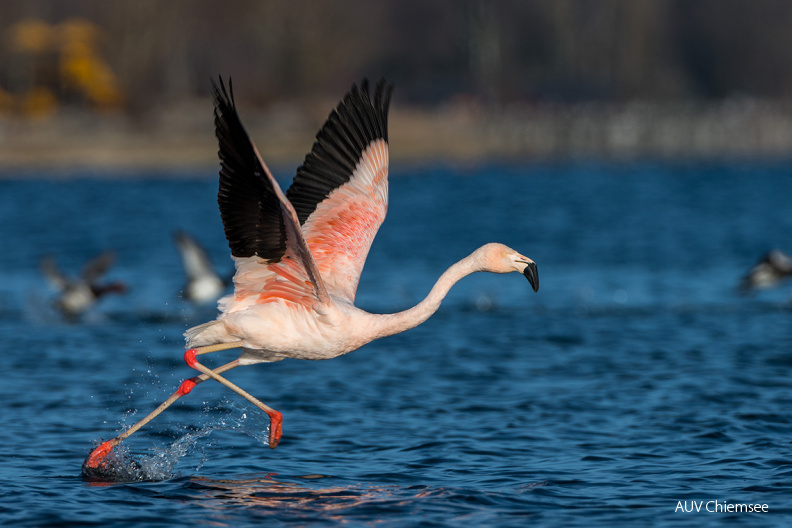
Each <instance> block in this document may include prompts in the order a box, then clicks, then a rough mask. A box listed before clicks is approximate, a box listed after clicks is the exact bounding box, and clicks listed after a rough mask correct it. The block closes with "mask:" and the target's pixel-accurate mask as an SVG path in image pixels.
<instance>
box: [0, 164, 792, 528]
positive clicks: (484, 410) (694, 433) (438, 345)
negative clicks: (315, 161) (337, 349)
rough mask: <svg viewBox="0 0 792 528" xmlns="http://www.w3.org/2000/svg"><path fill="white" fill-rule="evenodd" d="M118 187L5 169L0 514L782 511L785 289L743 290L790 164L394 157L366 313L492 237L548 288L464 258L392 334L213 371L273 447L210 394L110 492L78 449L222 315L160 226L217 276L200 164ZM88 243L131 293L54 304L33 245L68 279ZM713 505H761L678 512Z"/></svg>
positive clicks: (141, 450) (684, 516) (538, 520)
mask: <svg viewBox="0 0 792 528" xmlns="http://www.w3.org/2000/svg"><path fill="white" fill-rule="evenodd" d="M280 172H281V173H282V175H283V176H284V177H285V179H284V180H283V183H284V185H287V184H288V171H285V170H284V171H280ZM104 176H108V177H104ZM112 176H114V175H112V174H111V175H101V174H95V173H90V174H89V173H85V174H83V173H79V172H77V173H74V174H69V175H64V174H62V173H58V174H50V175H48V174H35V175H31V174H24V175H13V174H6V175H5V179H3V180H0V226H2V227H1V228H0V230H1V231H0V277H1V278H2V280H1V281H0V335H2V339H3V361H4V369H3V380H2V381H0V401H2V413H0V416H2V418H1V419H0V460H2V464H0V524H2V525H4V526H6V525H7V526H141V525H146V526H185V525H200V526H235V527H236V526H260V525H267V526H304V525H311V526H335V525H341V524H344V525H347V526H373V525H377V526H438V527H439V526H497V527H510V526H514V527H517V526H519V527H523V526H585V527H587V528H590V527H593V526H614V525H627V526H642V525H644V526H645V525H656V526H666V525H674V526H676V525H683V526H709V525H713V526H714V525H721V524H723V523H725V522H728V523H730V524H734V525H742V526H789V525H790V522H792V417H790V409H792V381H791V380H792V377H791V376H790V374H791V373H792V325H790V320H791V319H792V308H790V300H792V298H791V297H790V286H789V285H787V286H785V287H781V288H778V289H776V290H772V291H768V292H763V293H759V294H757V295H753V296H743V295H740V294H739V293H738V292H737V291H736V285H737V283H738V281H739V278H740V276H741V275H742V274H743V273H744V272H745V271H746V270H747V269H748V268H749V267H750V266H751V265H752V264H753V263H754V261H755V260H756V259H757V258H758V257H759V256H760V255H761V254H762V253H763V252H765V251H767V250H768V249H771V248H774V247H778V248H780V249H784V250H787V251H790V252H792V237H791V236H790V235H791V234H792V214H791V212H790V211H791V210H790V205H789V204H790V198H792V165H788V164H784V163H749V162H743V163H739V164H726V163H722V164H718V163H712V164H701V163H698V164H651V163H638V162H635V163H630V164H593V163H592V164H587V163H575V164H560V165H552V164H550V165H543V164H534V165H491V166H485V167H469V168H464V169H460V168H449V167H445V166H435V167H429V168H421V169H416V168H409V169H408V168H402V169H399V168H398V167H397V168H394V169H393V170H392V174H391V195H390V197H391V201H390V209H389V212H388V218H387V219H386V222H385V224H384V225H383V227H382V229H381V230H380V233H379V235H378V236H377V239H376V240H375V242H374V245H373V247H372V250H371V253H370V255H369V259H368V262H367V264H366V268H365V271H364V273H363V277H362V280H361V283H360V288H359V290H358V299H357V304H358V305H359V306H361V307H362V308H364V309H367V310H370V311H373V312H394V311H398V310H402V309H405V308H407V307H409V306H411V305H413V304H415V303H416V302H418V301H420V299H422V298H423V296H424V295H426V293H427V292H428V291H429V289H430V288H431V286H432V284H433V283H434V281H435V280H436V278H437V277H438V276H439V275H440V273H442V271H443V270H445V269H446V267H448V266H449V265H450V264H452V263H453V262H455V261H456V260H458V259H460V258H462V257H464V256H465V255H467V254H468V253H469V252H470V251H472V250H473V249H475V248H476V247H478V246H479V245H481V244H483V243H486V242H489V241H498V242H502V243H505V244H507V245H509V246H511V247H514V248H515V249H517V250H518V251H520V252H522V253H524V254H526V255H528V256H530V257H532V258H533V259H534V260H535V261H536V262H537V263H538V267H539V276H540V282H541V288H540V290H539V292H538V293H536V294H534V293H533V292H532V291H531V289H530V286H529V285H528V283H527V281H526V280H525V279H524V278H523V277H521V276H520V275H518V274H511V275H505V276H497V275H489V274H477V275H474V276H471V277H468V278H466V279H464V280H463V281H462V282H460V283H459V284H458V285H457V286H456V287H455V288H454V289H453V290H452V291H451V293H450V295H449V296H448V298H447V299H446V301H445V302H444V304H443V306H442V307H441V309H440V310H439V312H438V313H437V314H435V316H434V317H432V318H431V319H430V320H429V321H427V322H426V323H425V324H423V325H421V326H419V327H418V328H415V329H413V330H411V331H409V332H407V333H404V334H402V335H399V336H394V337H390V338H386V339H382V340H380V341H377V342H374V343H371V344H369V345H367V346H366V347H364V348H363V349H361V350H358V351H355V352H353V353H351V354H349V355H347V356H344V357H341V358H337V359H334V360H331V361H322V362H307V361H296V360H286V361H283V362H280V363H275V364H264V365H256V366H252V367H247V368H242V369H237V370H235V371H233V372H231V373H229V377H230V378H231V379H232V380H233V381H234V382H236V383H238V384H239V385H241V386H242V387H243V388H245V389H246V390H248V391H249V392H251V393H252V394H254V395H256V396H257V397H259V398H261V399H262V400H263V401H265V402H266V403H268V404H270V405H272V406H273V407H274V408H276V409H278V410H279V411H281V412H283V414H284V436H283V440H282V442H281V444H280V446H278V448H277V449H275V450H271V449H269V448H268V447H267V441H266V438H267V428H268V426H269V423H268V420H267V417H266V416H265V415H262V414H261V413H260V412H259V411H258V410H256V408H255V407H253V406H252V405H250V404H249V403H248V402H246V401H245V400H242V399H240V398H238V397H237V396H236V395H234V394H233V393H231V392H230V391H228V390H227V389H225V388H223V387H220V386H218V385H216V384H214V383H211V382H207V383H204V384H202V385H201V386H200V387H198V388H196V389H195V390H194V391H193V393H192V394H190V395H189V396H187V397H185V398H184V399H183V400H181V401H180V402H178V403H176V404H175V405H174V406H173V407H172V408H171V409H170V410H168V411H167V412H166V413H165V414H163V415H162V416H161V417H159V418H157V420H155V421H154V422H152V423H151V424H150V425H148V426H147V427H145V428H144V429H143V430H141V431H140V432H138V433H136V434H135V435H133V436H132V437H130V438H129V439H128V440H127V441H126V442H125V443H124V444H123V445H124V450H126V452H127V453H128V456H129V457H132V458H135V459H136V460H137V461H138V464H139V465H140V467H139V468H136V470H135V471H136V472H134V474H132V473H130V476H131V477H134V478H130V479H129V480H130V481H128V482H109V483H107V482H90V481H86V480H84V479H83V478H82V477H81V473H80V465H81V463H82V460H83V458H84V457H85V456H86V455H87V454H88V452H89V451H90V450H91V448H92V447H93V446H95V445H96V444H97V443H98V442H99V441H100V440H102V439H108V438H111V437H113V436H115V435H117V434H119V433H120V432H121V431H122V430H123V429H124V428H125V427H129V426H130V425H132V424H133V423H135V422H136V421H137V420H138V419H140V418H141V417H142V416H144V415H145V414H147V413H148V412H149V411H150V410H151V409H153V408H154V407H155V406H156V405H158V404H159V403H160V402H161V401H162V400H164V399H165V398H167V397H168V396H169V395H170V394H171V393H172V392H173V391H174V390H175V389H176V387H178V385H179V383H180V382H181V380H182V379H184V378H186V377H190V376H192V375H194V373H193V372H192V371H191V370H190V369H189V368H188V367H187V366H186V365H185V364H184V362H183V361H182V351H183V340H182V332H183V331H184V330H185V329H186V328H188V327H190V326H193V325H195V324H199V323H201V322H204V321H207V320H210V319H212V318H214V316H215V310H214V308H213V307H212V306H209V307H196V306H192V305H189V304H188V303H186V302H184V301H182V300H181V299H180V297H179V296H178V291H179V289H180V288H181V286H182V284H183V282H184V274H183V271H182V268H181V264H180V261H179V258H178V254H177V253H176V250H175V248H174V246H173V243H172V238H171V237H172V233H173V232H174V231H175V230H176V229H184V230H186V231H188V232H190V233H192V234H193V235H194V236H195V237H197V238H198V239H199V240H200V241H201V242H202V243H203V244H204V245H205V246H206V248H207V250H208V251H209V253H210V254H211V257H212V259H213V260H214V262H215V264H216V266H217V267H218V269H219V270H220V271H221V272H222V273H228V272H230V271H231V268H232V264H231V261H230V258H229V256H228V248H227V245H226V243H225V239H224V235H223V231H222V226H221V224H220V218H219V213H218V211H217V206H216V201H215V196H216V192H217V182H216V177H215V176H214V175H213V171H212V170H206V171H195V172H186V171H183V172H172V173H162V174H150V173H149V174H140V175H137V174H134V173H125V174H123V175H121V176H122V177H121V178H114V177H112ZM106 249H113V250H114V251H115V252H116V256H117V260H116V264H115V266H114V268H113V269H112V270H111V272H110V273H109V274H108V280H110V279H112V280H120V281H123V282H125V283H126V284H127V285H128V293H127V294H126V295H122V296H115V297H108V298H106V299H104V300H103V301H102V302H101V303H99V304H98V305H97V306H96V307H95V308H94V309H93V310H92V311H90V312H88V313H86V314H84V315H83V316H82V317H81V318H80V319H79V320H76V321H71V320H66V319H64V318H63V317H62V316H61V315H60V314H59V313H58V312H57V311H56V310H55V309H54V308H53V307H52V301H53V293H52V291H51V290H50V289H49V287H48V285H47V284H46V282H45V281H44V279H43V277H42V274H41V272H40V271H39V261H40V259H41V257H42V256H43V255H44V254H52V255H54V256H55V257H56V258H57V260H58V263H59V265H60V266H61V267H62V268H63V269H64V270H66V271H68V272H69V273H73V274H77V273H78V272H79V270H80V269H81V268H82V266H83V265H84V264H85V262H86V261H87V260H88V259H90V258H91V257H92V256H94V255H96V254H98V253H100V252H101V251H103V250H106ZM234 354H235V353H234V351H227V352H220V353H217V354H216V356H217V357H216V358H212V357H210V358H209V359H207V363H210V364H213V365H219V364H221V363H224V362H227V361H230V360H232V359H234V357H235V355H234ZM214 355H215V354H212V356H214ZM136 479H137V480H136ZM716 500H717V501H719V503H721V504H724V503H739V504H748V503H750V504H766V505H767V509H768V510H769V511H768V512H767V513H725V512H713V513H709V512H706V511H705V510H706V508H702V509H701V511H700V512H697V513H696V512H694V513H686V512H684V511H683V510H684V507H685V506H686V507H687V508H688V509H690V508H691V507H692V505H693V502H692V501H705V502H706V501H716ZM681 503H684V506H683V508H682V510H680V508H679V506H680V504H681ZM712 507H714V503H710V508H712Z"/></svg>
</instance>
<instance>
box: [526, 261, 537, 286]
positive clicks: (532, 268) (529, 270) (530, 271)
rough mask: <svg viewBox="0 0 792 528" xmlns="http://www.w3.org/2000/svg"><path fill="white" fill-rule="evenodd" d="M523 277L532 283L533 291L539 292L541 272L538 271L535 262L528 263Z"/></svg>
mask: <svg viewBox="0 0 792 528" xmlns="http://www.w3.org/2000/svg"><path fill="white" fill-rule="evenodd" d="M523 275H525V278H526V279H528V282H530V283H531V287H532V288H533V291H535V292H537V291H539V272H538V271H537V270H536V263H535V262H528V263H527V264H526V266H525V269H524V270H523Z"/></svg>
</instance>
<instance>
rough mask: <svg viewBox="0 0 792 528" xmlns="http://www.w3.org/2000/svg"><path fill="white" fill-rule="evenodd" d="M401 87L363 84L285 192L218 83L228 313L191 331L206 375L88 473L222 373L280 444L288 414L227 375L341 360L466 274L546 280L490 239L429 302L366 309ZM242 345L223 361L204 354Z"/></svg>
mask: <svg viewBox="0 0 792 528" xmlns="http://www.w3.org/2000/svg"><path fill="white" fill-rule="evenodd" d="M391 90H392V87H391V86H390V85H388V84H386V83H385V82H384V81H380V82H379V83H378V84H377V86H376V89H375V93H374V97H373V99H372V98H371V97H370V96H369V92H368V83H367V82H366V81H364V82H363V83H362V85H361V87H360V88H358V87H357V86H355V85H353V86H352V89H351V90H350V91H349V92H348V93H347V94H346V96H345V97H344V98H343V100H342V101H341V102H340V103H339V104H338V106H337V108H336V109H335V111H333V112H332V113H331V114H330V116H329V117H328V119H327V121H326V122H325V124H324V125H323V126H322V128H321V129H320V130H319V133H318V134H317V136H316V142H315V143H314V145H313V148H312V150H311V152H310V153H309V154H308V155H307V156H306V157H305V161H304V162H303V164H302V166H301V167H300V168H298V169H297V175H296V176H295V178H294V181H293V183H292V185H291V187H290V188H289V190H288V191H286V193H285V194H284V193H283V191H282V190H281V189H280V187H279V186H278V184H277V182H276V181H275V179H274V178H273V176H272V174H271V173H270V171H269V170H268V169H267V166H266V165H265V164H264V162H263V161H262V159H261V156H260V155H259V153H258V151H257V150H256V147H255V145H253V143H252V142H251V140H250V138H249V137H248V135H247V132H246V131H245V129H244V127H243V126H242V123H241V122H240V120H239V117H238V116H237V112H236V106H235V104H234V98H233V90H232V89H231V83H230V81H229V90H228V92H227V91H226V89H225V85H224V84H223V82H222V79H221V81H220V86H219V87H218V86H217V85H214V102H215V111H214V115H215V129H216V134H217V138H218V140H219V144H220V151H219V156H220V161H221V169H220V190H219V193H218V199H217V201H218V204H219V206H220V215H221V218H222V221H223V226H224V228H225V234H226V238H227V239H228V243H229V246H230V248H231V255H232V257H233V260H234V262H235V264H236V274H235V275H234V293H233V294H232V295H229V296H227V297H224V298H223V299H221V300H220V301H219V309H220V312H221V313H220V316H219V317H218V318H217V319H216V320H214V321H210V322H208V323H204V324H202V325H200V326H196V327H195V328H191V329H189V330H187V332H186V333H185V337H186V340H187V347H188V350H187V351H186V352H185V354H184V358H185V361H186V362H187V364H188V365H189V366H190V367H192V368H194V369H196V370H198V371H200V372H201V374H200V375H198V376H196V377H193V378H191V379H188V380H185V381H184V382H183V383H182V384H181V386H180V387H179V389H178V390H177V391H176V392H175V393H173V395H172V396H171V397H170V398H168V399H167V400H166V401H165V402H163V403H162V405H160V406H159V407H158V408H157V409H156V410H154V411H153V412H152V413H151V414H149V415H148V416H146V417H145V418H143V419H142V420H141V421H140V422H138V423H137V424H135V425H133V426H132V427H130V428H129V429H127V430H126V431H124V432H123V433H122V434H121V435H119V436H117V437H116V438H113V439H111V440H108V441H106V442H104V443H102V444H100V445H99V446H98V447H96V448H95V449H94V450H93V451H92V452H91V454H90V455H89V456H88V457H87V458H86V460H85V462H84V463H83V473H84V474H86V475H89V476H100V477H101V476H102V475H103V474H104V473H103V470H104V469H107V466H108V464H107V463H106V457H107V455H108V454H110V453H111V452H112V450H113V448H114V447H115V446H116V445H117V444H118V443H119V442H121V441H122V440H123V439H125V438H126V437H128V436H129V435H131V434H132V433H134V432H135V431H137V430H138V429H139V428H140V427H142V426H143V425H145V424H146V423H148V422H149V421H150V420H151V419H153V418H154V417H155V416H157V415H158V414H159V413H161V412H162V411H164V410H165V409H166V408H167V407H168V406H170V405H171V404H172V403H173V402H175V401H176V400H178V399H179V398H181V397H182V396H184V395H185V394H188V393H189V392H190V391H191V390H192V389H193V387H195V385H197V384H198V383H201V382H203V381H206V380H208V379H210V378H211V379H214V380H216V381H218V382H220V383H222V384H223V385H225V386H227V387H228V388H230V389H231V390H233V391H234V392H236V393H238V394H239V395H241V396H242V397H244V398H246V399H247V400H249V401H250V402H252V403H253V404H254V405H256V406H257V407H259V408H260V409H261V410H262V411H264V412H265V413H267V414H268V415H269V417H270V431H269V446H270V447H271V448H274V447H275V446H276V445H277V444H278V441H279V440H280V438H281V421H282V417H281V413H279V412H278V411H276V410H274V409H272V408H271V407H269V406H267V405H265V404H264V403H262V402H261V401H259V400H258V399H256V398H255V397H253V396H251V395H250V394H248V393H247V392H245V391H244V390H243V389H241V388H240V387H238V386H237V385H235V384H233V383H232V382H230V381H228V380H227V379H226V378H225V377H224V376H223V375H222V374H223V373H225V372H227V371H229V370H231V369H233V368H236V367H239V366H242V365H252V364H254V363H263V362H264V363H266V362H274V361H280V360H282V359H286V358H296V359H330V358H334V357H337V356H340V355H342V354H346V353H348V352H351V351H352V350H355V349H357V348H359V347H361V346H363V345H365V344H366V343H368V342H370V341H373V340H375V339H379V338H381V337H385V336H389V335H393V334H397V333H399V332H404V331H405V330H409V329H410V328H413V327H415V326H417V325H419V324H421V323H422V322H423V321H425V320H426V319H428V318H429V316H431V315H432V314H433V313H434V312H435V311H436V310H437V309H438V308H439V307H440V303H441V301H442V300H443V298H444V297H445V296H446V294H447V293H448V291H449V289H450V288H451V286H453V285H454V284H455V283H456V282H457V281H459V280H460V279H461V278H463V277H465V276H467V275H469V274H471V273H474V272H477V271H489V272H493V273H509V272H513V271H517V272H520V273H522V274H524V275H525V276H526V277H527V278H528V281H529V282H530V283H531V286H532V287H533V289H534V291H536V290H538V288H539V278H538V275H537V270H536V264H535V263H534V262H533V261H532V260H531V259H529V258H527V257H525V256H523V255H521V254H520V253H518V252H516V251H514V250H513V249H510V248H508V247H506V246H504V245H502V244H494V243H491V244H486V245H484V246H482V247H480V248H479V249H477V250H476V251H474V252H473V253H472V254H470V255H469V256H467V257H465V258H464V259H462V260H460V261H459V262H457V263H456V264H454V265H452V266H451V267H450V268H448V270H446V271H445V273H443V274H442V275H441V276H440V278H439V280H438V281H437V283H436V284H435V285H434V287H433V288H432V290H431V291H430V292H429V295H428V296H427V297H426V298H425V299H424V300H423V301H421V302H420V303H419V304H418V305H416V306H415V307H413V308H410V309H409V310H405V311H403V312H399V313H395V314H385V315H378V314H371V313H367V312H364V311H363V310H360V309H359V308H356V307H355V305H354V300H355V292H356V290H357V286H358V280H359V277H360V272H361V270H362V269H363V264H364V262H365V260H366V255H367V254H368V251H369V248H370V246H371V242H372V240H373V239H374V235H375V234H376V232H377V230H378V229H379V226H380V225H381V224H382V221H383V219H384V218H385V212H386V210H387V207H388V126H387V125H388V106H389V103H390V95H391ZM230 348H241V349H242V353H241V355H240V356H239V357H238V358H237V359H236V360H234V361H232V362H230V363H227V364H225V365H223V366H220V367H218V368H215V369H210V368H208V367H206V366H204V365H203V364H202V363H200V362H198V359H197V357H198V356H200V355H202V354H207V353H210V352H216V351H218V350H225V349H230Z"/></svg>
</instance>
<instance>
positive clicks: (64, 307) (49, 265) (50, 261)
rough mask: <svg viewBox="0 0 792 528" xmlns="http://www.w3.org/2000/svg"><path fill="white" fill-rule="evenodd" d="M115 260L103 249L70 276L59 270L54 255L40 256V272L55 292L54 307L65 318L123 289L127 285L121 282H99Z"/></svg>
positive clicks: (121, 291)
mask: <svg viewBox="0 0 792 528" xmlns="http://www.w3.org/2000/svg"><path fill="white" fill-rule="evenodd" d="M114 261H115V254H114V253H113V252H112V251H106V252H104V253H102V254H100V255H98V256H96V257H94V258H93V259H91V260H90V261H89V262H88V263H87V264H86V265H85V267H84V268H83V271H82V275H81V276H80V277H69V276H67V275H66V274H64V273H63V272H62V271H61V270H60V268H59V267H58V264H57V263H56V262H55V257H53V256H52V255H45V256H44V257H43V258H42V259H41V271H42V273H44V276H45V277H46V278H47V280H48V281H49V283H50V284H51V285H52V287H53V288H55V289H56V290H57V291H58V299H57V300H56V301H55V306H57V307H58V309H59V310H60V311H61V312H62V313H63V314H64V315H65V316H66V317H68V318H76V317H78V316H79V315H81V314H82V313H84V312H86V311H87V310H88V309H90V308H91V307H92V306H93V305H94V304H96V302H97V301H98V300H99V299H100V298H102V297H104V296H105V295H108V294H111V293H124V292H126V285H125V284H124V283H123V282H118V281H116V282H107V283H100V282H99V279H101V278H102V276H104V275H105V274H106V273H107V271H108V270H109V269H110V268H111V267H112V265H113V262H114Z"/></svg>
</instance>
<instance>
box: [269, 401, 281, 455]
mask: <svg viewBox="0 0 792 528" xmlns="http://www.w3.org/2000/svg"><path fill="white" fill-rule="evenodd" d="M267 414H269V417H270V433H269V446H270V449H275V448H276V447H277V446H278V442H280V439H281V435H282V434H283V433H282V424H283V415H282V414H281V413H279V412H278V411H274V410H273V411H272V412H269V413H267Z"/></svg>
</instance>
